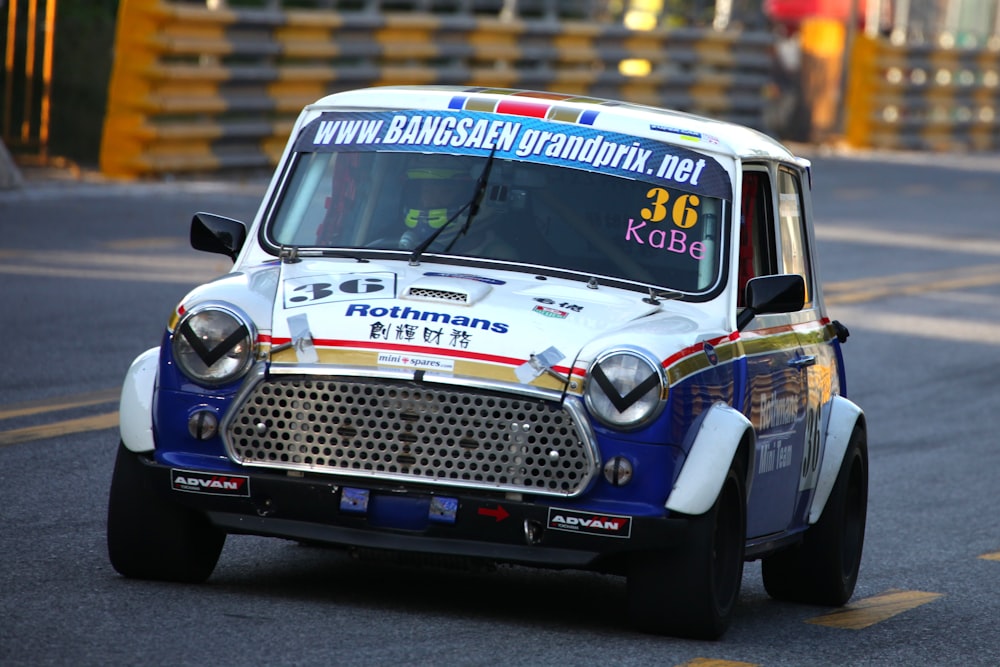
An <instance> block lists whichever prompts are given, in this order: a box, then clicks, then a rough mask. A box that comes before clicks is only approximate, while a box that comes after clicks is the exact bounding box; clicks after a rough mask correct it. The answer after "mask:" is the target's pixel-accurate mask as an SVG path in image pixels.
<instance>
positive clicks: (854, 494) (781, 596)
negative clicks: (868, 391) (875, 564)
mask: <svg viewBox="0 0 1000 667" xmlns="http://www.w3.org/2000/svg"><path fill="white" fill-rule="evenodd" d="M867 515H868V439H867V437H866V435H865V431H864V426H863V425H860V424H859V425H858V426H856V427H855V429H854V432H853V433H852V434H851V441H850V442H849V443H848V446H847V451H846V452H845V453H844V461H843V462H842V463H841V466H840V472H839V473H838V474H837V481H836V483H835V484H834V487H833V491H832V492H831V493H830V498H829V499H828V500H827V502H826V507H825V508H824V509H823V514H822V515H821V516H820V518H819V521H817V522H816V524H815V525H813V526H811V527H810V528H809V529H807V530H806V533H805V536H804V537H803V539H802V542H801V544H799V545H797V546H794V547H791V548H789V549H785V550H784V551H779V552H778V553H776V554H774V555H772V556H767V557H766V558H764V559H763V562H762V564H761V573H762V574H763V578H764V589H765V590H766V591H767V593H768V595H770V596H771V597H773V598H775V599H776V600H785V601H788V602H802V603H806V604H816V605H824V606H831V607H840V606H842V605H844V604H845V603H846V602H847V601H848V600H850V599H851V596H852V595H854V587H855V585H856V584H857V581H858V572H859V570H860V568H861V553H862V550H863V548H864V541H865V523H866V518H867Z"/></svg>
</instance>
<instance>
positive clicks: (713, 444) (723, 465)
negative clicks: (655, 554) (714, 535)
mask: <svg viewBox="0 0 1000 667" xmlns="http://www.w3.org/2000/svg"><path fill="white" fill-rule="evenodd" d="M747 434H749V436H750V438H751V441H750V452H752V451H753V438H754V435H753V434H754V431H753V425H752V424H751V423H750V420H749V419H747V418H746V416H745V415H744V414H743V413H742V412H740V411H738V410H736V409H734V408H732V407H730V406H728V405H725V404H722V403H716V404H715V405H713V406H712V407H711V408H709V409H708V411H707V412H706V413H705V415H704V417H703V418H702V420H701V423H700V424H699V425H698V429H697V432H696V433H695V435H694V440H693V442H692V443H691V447H690V448H689V449H688V454H687V458H686V459H685V461H684V467H682V468H681V473H680V475H678V477H677V482H676V483H675V484H674V488H673V490H672V491H671V492H670V496H669V497H668V498H667V502H666V505H665V507H666V509H668V510H670V511H671V512H680V513H681V514H689V515H692V516H696V515H699V514H704V513H705V512H707V511H708V510H710V509H711V508H712V505H713V504H714V503H715V499H716V498H717V497H718V495H719V492H720V491H721V490H722V484H723V483H724V482H725V480H726V475H727V474H728V473H729V467H730V466H731V465H732V464H733V458H734V457H735V456H736V453H737V452H738V451H739V448H740V444H741V443H742V442H743V440H744V438H745V437H746V436H747ZM748 468H749V466H748ZM747 481H748V486H747V493H749V490H750V487H749V481H750V472H749V470H748V471H747Z"/></svg>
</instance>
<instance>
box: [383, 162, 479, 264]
mask: <svg viewBox="0 0 1000 667" xmlns="http://www.w3.org/2000/svg"><path fill="white" fill-rule="evenodd" d="M472 185H473V184H472V179H471V178H470V177H469V174H468V172H467V171H464V170H461V169H454V168H447V167H437V166H427V167H412V168H410V169H408V170H407V171H406V185H405V186H404V188H405V189H404V191H403V222H404V224H405V225H406V230H405V231H404V232H403V236H402V237H401V238H400V240H399V246H400V248H403V249H405V250H411V249H413V248H415V247H416V246H417V245H419V244H420V242H421V241H423V240H424V239H425V238H427V237H428V236H430V235H431V234H432V233H433V232H434V231H435V230H437V229H439V228H441V227H442V226H444V224H445V223H447V222H448V220H449V219H450V218H451V217H452V216H453V215H455V214H456V213H457V212H458V210H459V209H460V208H461V207H462V205H463V204H464V203H466V202H467V201H468V200H469V199H470V198H471V197H472V194H473V192H472ZM458 223H459V221H456V222H455V223H453V224H456V225H457V224H458ZM451 235H452V234H449V236H451Z"/></svg>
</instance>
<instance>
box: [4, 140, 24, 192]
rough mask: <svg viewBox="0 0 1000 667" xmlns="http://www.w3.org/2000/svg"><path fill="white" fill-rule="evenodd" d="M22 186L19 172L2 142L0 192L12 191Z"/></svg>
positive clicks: (22, 181)
mask: <svg viewBox="0 0 1000 667" xmlns="http://www.w3.org/2000/svg"><path fill="white" fill-rule="evenodd" d="M23 185H24V178H22V176H21V170H20V169H18V168H17V165H16V164H14V159H13V158H12V157H11V156H10V152H8V151H7V147H6V146H4V145H3V141H0V190H14V189H17V188H20V187H21V186H23Z"/></svg>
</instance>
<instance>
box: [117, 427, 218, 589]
mask: <svg viewBox="0 0 1000 667" xmlns="http://www.w3.org/2000/svg"><path fill="white" fill-rule="evenodd" d="M107 540H108V556H109V558H110V559H111V565H112V566H113V567H114V568H115V570H116V571H117V572H118V573H119V574H121V575H123V576H126V577H129V578H133V579H154V580H159V581H177V582H184V583H201V582H203V581H205V580H206V579H208V577H209V576H210V575H211V574H212V570H214V569H215V564H216V563H217V562H218V560H219V554H220V553H221V552H222V546H223V544H224V543H225V540H226V534H225V533H224V532H223V531H221V530H219V529H218V528H216V527H215V526H213V525H212V524H211V523H210V522H209V521H208V519H207V518H206V517H205V516H204V515H203V514H201V513H199V512H195V511H193V510H189V509H187V508H185V507H181V506H180V505H175V504H173V503H170V502H168V501H167V500H166V499H164V498H163V497H161V496H160V495H159V494H158V493H156V490H155V489H154V488H152V486H151V484H150V481H149V476H148V475H147V474H146V472H145V470H144V465H143V463H142V461H140V460H139V455H138V454H135V453H134V452H131V451H129V450H128V449H127V448H126V447H125V445H124V444H121V445H119V447H118V457H117V458H116V459H115V471H114V476H113V477H112V480H111V493H110V496H109V499H108V529H107Z"/></svg>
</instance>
